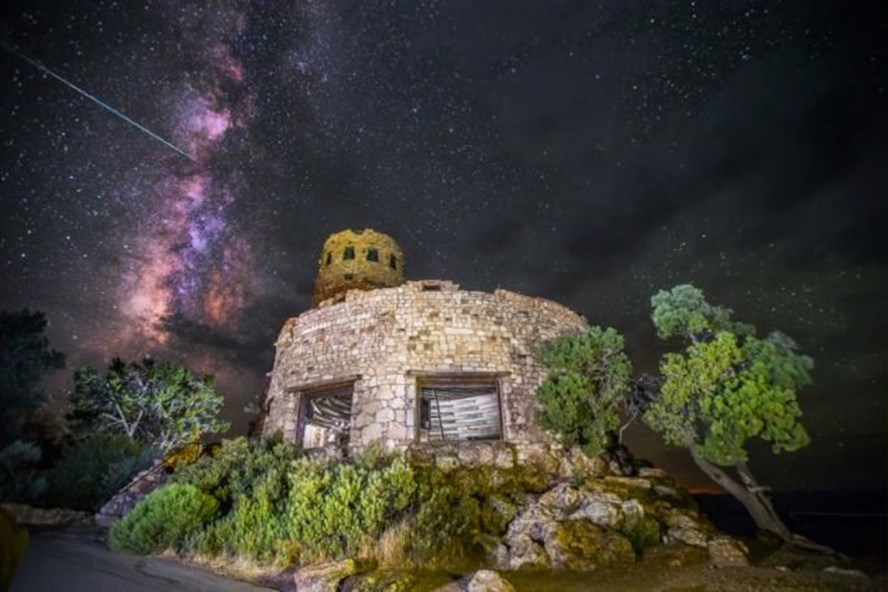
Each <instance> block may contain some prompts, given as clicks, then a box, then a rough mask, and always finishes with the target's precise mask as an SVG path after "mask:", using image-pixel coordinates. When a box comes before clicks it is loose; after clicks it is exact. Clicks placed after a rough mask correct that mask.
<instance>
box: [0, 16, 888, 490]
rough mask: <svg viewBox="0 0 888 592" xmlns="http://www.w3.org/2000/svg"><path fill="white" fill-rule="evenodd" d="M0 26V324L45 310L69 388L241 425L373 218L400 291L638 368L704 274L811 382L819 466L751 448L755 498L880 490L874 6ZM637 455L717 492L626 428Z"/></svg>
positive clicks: (878, 74)
mask: <svg viewBox="0 0 888 592" xmlns="http://www.w3.org/2000/svg"><path fill="white" fill-rule="evenodd" d="M0 10H2V23H0V36H2V44H3V50H2V55H0V59H2V62H0V83H2V94H0V98H2V101H0V102H2V105H0V115H2V120H0V139H2V147H0V212H2V215H0V265H2V273H0V277H2V290H0V295H2V300H0V305H2V308H3V309H5V310H18V309H21V308H23V307H30V308H32V309H38V310H42V311H45V312H46V313H47V315H48V317H49V319H50V327H49V336H50V339H51V342H52V345H53V346H54V347H55V348H57V349H59V350H61V351H63V352H65V353H66V354H67V356H68V362H69V371H70V369H71V368H76V367H79V366H82V365H84V364H92V365H100V366H101V365H104V364H105V363H106V362H107V361H108V360H109V359H110V358H111V357H113V356H122V357H124V358H127V359H137V358H141V357H142V356H144V355H153V356H154V357H157V358H160V359H166V360H173V361H184V362H185V363H187V364H188V365H189V366H191V367H192V368H194V369H197V370H199V371H203V372H210V373H213V374H215V375H216V376H217V381H218V384H219V387H220V390H221V391H222V392H223V393H224V394H225V395H226V398H227V401H228V405H227V408H226V414H227V416H228V417H229V418H231V419H233V420H234V422H235V429H236V430H239V431H241V432H243V431H244V430H245V429H246V425H247V421H248V420H249V419H250V416H249V415H248V414H246V413H244V411H243V409H244V407H245V406H246V405H248V404H250V403H251V402H253V401H256V400H257V399H258V397H259V396H261V394H262V393H263V391H264V388H265V384H266V377H265V375H266V373H267V372H268V371H269V370H270V369H271V366H272V363H273V355H274V347H273V344H274V340H275V337H276V335H277V332H278V331H279V330H280V327H281V325H282V324H283V321H284V320H285V319H286V318H288V317H289V316H293V315H295V314H298V313H299V312H301V311H303V310H305V309H307V308H308V307H309V306H310V299H311V289H312V285H313V281H314V272H315V264H316V261H317V257H318V252H319V250H320V248H321V245H322V244H323V241H324V239H325V237H326V236H327V235H328V234H330V233H331V232H335V231H337V230H340V229H343V228H348V227H352V228H364V227H371V228H375V229H377V230H381V231H383V232H386V233H388V234H390V235H392V236H393V237H395V238H396V240H398V242H399V243H400V244H401V246H402V247H403V249H404V251H405V253H406V256H407V263H406V270H407V274H408V276H409V277H411V278H414V279H418V278H444V279H450V280H453V281H456V282H458V283H460V284H461V285H462V286H463V287H464V288H470V289H480V290H493V289H495V288H497V287H503V288H507V289H511V290H514V291H518V292H522V293H526V294H530V295H535V296H544V297H548V298H552V299H555V300H557V301H559V302H561V303H563V304H566V305H568V306H570V307H572V308H573V309H575V310H577V311H578V312H580V313H582V314H584V315H585V316H586V317H587V318H588V319H589V320H590V322H592V323H593V324H601V325H606V326H614V327H616V328H617V329H619V330H620V331H621V332H622V333H623V334H624V335H626V338H627V343H628V347H629V351H630V354H631V356H632V358H633V360H634V363H635V365H636V367H637V369H638V370H645V371H652V370H654V369H655V368H656V360H657V356H658V355H659V354H660V353H662V351H664V347H663V345H662V344H660V343H658V342H657V340H656V338H655V336H654V332H653V328H652V327H651V323H650V320H649V298H650V296H651V295H652V294H653V293H655V292H656V291H657V290H659V289H661V288H668V287H670V286H672V285H675V284H677V283H687V282H690V283H694V284H695V285H697V286H698V287H700V288H702V289H703V290H704V291H705V292H706V294H707V296H708V298H709V300H710V301H711V302H713V303H720V304H724V305H726V306H729V307H731V308H733V309H734V310H735V311H736V315H737V318H739V319H741V320H744V321H749V322H752V323H755V324H756V325H757V326H758V327H759V328H760V329H761V330H763V331H767V330H770V329H772V328H780V329H782V330H783V331H785V332H787V333H789V334H790V335H792V336H793V337H794V338H795V339H796V340H797V341H799V342H800V343H801V344H802V346H803V347H804V349H805V351H806V352H807V353H809V354H810V355H812V356H813V357H814V359H815V362H816V364H817V367H816V369H815V374H814V379H815V384H814V385H813V386H812V387H809V388H808V389H806V390H805V391H803V392H802V394H801V402H802V407H803V409H804V412H805V421H806V424H807V426H808V428H809V431H810V432H811V435H812V437H813V443H812V444H811V445H810V446H809V447H808V448H806V449H804V450H802V451H800V452H798V453H796V454H795V455H793V456H792V457H788V456H782V457H770V456H769V455H768V454H767V453H766V452H765V451H764V449H762V448H760V447H753V454H754V456H753V463H752V466H753V468H754V469H757V470H758V473H759V475H760V480H761V481H763V482H767V483H769V484H772V485H774V486H775V487H776V488H784V489H785V488H798V487H811V488H814V487H817V488H857V487H883V486H884V485H885V479H886V449H888V444H886V423H888V409H886V399H888V337H886V335H888V313H886V310H888V307H886V305H885V301H886V297H888V231H886V230H885V228H886V224H888V216H886V207H885V202H886V197H885V196H886V195H888V50H886V47H888V43H886V39H888V10H886V6H885V4H884V3H883V2H879V1H878V0H872V1H859V2H829V1H801V0H797V1H792V2H791V1H771V2H758V1H742V0H736V1H721V2H717V1H711V2H710V1H704V0H697V1H696V2H695V1H681V2H678V1H671V0H663V1H658V2H640V1H637V2H630V1H626V0H610V1H604V2H554V1H553V2H549V1H539V2H514V1H512V0H501V1H494V0H491V1H485V2H478V1H456V0H455V1H453V2H437V1H432V0H392V1H389V2H375V1H366V2H364V1H361V2H358V1H351V2H345V1H339V0H330V1H326V2H316V1H296V2H252V3H250V2H238V1H233V0H217V1H214V2H203V1H187V0H186V1H178V0H162V1H155V0H144V1H142V2H138V3H136V2H123V1H120V2H115V1H101V0H100V1H95V0H93V1H85V0H72V1H69V2H55V1H50V0H29V1H27V2H25V1H20V0H9V1H7V2H4V3H3V7H2V9H0ZM41 67H42V68H46V69H48V70H49V71H51V72H52V73H54V74H55V75H57V76H60V77H62V78H64V79H65V80H67V81H68V82H69V83H70V84H73V85H74V86H77V87H78V88H80V89H81V90H83V91H84V92H86V93H89V94H90V95H92V96H93V97H94V98H95V99H96V100H91V99H90V98H88V97H87V96H85V95H84V94H83V93H80V92H77V91H76V90H75V89H74V88H72V87H71V86H68V85H66V84H64V83H62V82H61V81H60V80H59V79H57V78H55V77H53V76H52V75H50V74H49V73H48V72H47V71H46V70H44V69H41ZM99 102H101V103H102V104H100V103H99ZM112 110H116V111H117V112H119V113H123V114H125V115H126V116H127V117H129V118H131V119H132V120H134V121H136V122H138V123H139V124H140V125H142V126H144V128H145V130H150V132H151V133H153V134H156V135H157V136H160V137H162V138H163V139H164V140H166V141H167V142H169V143H170V144H172V145H173V146H175V148H176V149H173V148H171V147H169V146H167V145H165V144H164V143H162V142H160V141H158V140H157V139H156V138H154V137H152V136H151V135H150V134H149V133H148V132H147V131H145V130H143V129H139V128H138V127H136V126H135V125H132V124H130V123H128V122H126V121H124V120H123V119H122V117H120V116H119V115H118V114H116V113H114V112H113V111H112ZM183 153H184V154H183ZM69 377H70V374H69V373H68V374H66V375H65V376H64V378H63V379H59V383H60V386H59V387H58V388H59V389H62V390H63V389H64V384H65V381H67V380H69ZM629 444H630V447H632V448H633V450H634V451H635V452H636V454H638V455H640V456H645V457H648V458H651V459H653V460H654V461H655V462H657V463H658V464H661V465H663V466H665V467H666V468H667V469H669V470H671V471H673V472H674V473H675V474H676V475H677V476H679V478H680V479H682V480H683V481H684V482H685V483H686V484H688V485H690V486H694V487H698V486H702V485H703V484H705V483H707V481H706V479H705V477H703V476H701V475H698V474H695V473H694V470H693V469H692V468H690V465H689V461H688V460H687V457H686V454H685V453H684V452H682V451H679V450H675V449H668V448H666V447H665V446H664V445H662V443H660V442H658V441H657V439H656V437H654V436H652V435H651V434H650V433H648V432H646V431H645V430H643V429H633V431H632V432H631V434H630V440H629Z"/></svg>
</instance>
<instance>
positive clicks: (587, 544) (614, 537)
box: [544, 520, 635, 571]
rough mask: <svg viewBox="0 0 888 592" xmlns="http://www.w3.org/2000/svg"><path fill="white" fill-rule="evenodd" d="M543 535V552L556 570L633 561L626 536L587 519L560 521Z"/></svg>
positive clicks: (631, 562) (598, 566) (591, 568)
mask: <svg viewBox="0 0 888 592" xmlns="http://www.w3.org/2000/svg"><path fill="white" fill-rule="evenodd" d="M547 534H548V536H547V537H546V538H545V541H544V545H545V549H546V553H547V554H548V556H549V559H550V561H551V565H552V567H554V568H557V569H569V570H574V571H593V570H595V569H598V568H602V567H628V566H630V565H632V564H633V563H635V552H634V551H633V550H632V545H631V544H630V543H629V541H628V539H626V537H624V536H622V535H620V534H619V533H617V532H615V531H613V530H609V529H607V528H604V527H602V526H599V525H597V524H593V523H592V522H590V521H589V520H569V521H566V522H561V523H559V524H557V525H556V526H555V527H554V528H552V529H551V530H550V532H549V533H547Z"/></svg>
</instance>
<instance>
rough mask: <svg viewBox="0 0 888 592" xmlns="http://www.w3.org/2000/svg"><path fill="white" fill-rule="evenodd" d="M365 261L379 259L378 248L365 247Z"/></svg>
mask: <svg viewBox="0 0 888 592" xmlns="http://www.w3.org/2000/svg"><path fill="white" fill-rule="evenodd" d="M367 261H379V250H378V249H367Z"/></svg>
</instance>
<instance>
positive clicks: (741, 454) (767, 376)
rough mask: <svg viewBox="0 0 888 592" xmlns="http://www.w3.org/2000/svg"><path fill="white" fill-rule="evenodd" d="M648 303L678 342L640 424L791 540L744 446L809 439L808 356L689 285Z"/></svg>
mask: <svg viewBox="0 0 888 592" xmlns="http://www.w3.org/2000/svg"><path fill="white" fill-rule="evenodd" d="M651 305H652V307H653V315H652V316H653V321H654V325H655V326H656V328H657V334H658V335H659V337H661V338H663V339H670V338H680V339H682V340H684V342H685V347H684V349H683V350H682V351H680V352H674V353H667V354H666V355H664V356H663V358H662V360H661V363H660V373H661V378H662V383H661V386H660V388H659V391H658V392H656V393H654V395H653V397H652V398H651V400H650V401H649V402H648V404H647V405H646V410H645V412H644V415H643V419H644V421H645V423H647V425H649V426H650V427H651V428H653V429H654V430H656V431H657V432H659V433H660V434H661V435H662V436H663V438H664V439H665V440H666V442H668V443H669V444H673V445H676V446H682V447H684V448H687V449H688V450H689V451H690V453H691V457H692V458H693V460H694V462H695V463H696V464H697V466H698V467H699V468H700V469H702V470H703V472H704V473H706V475H707V476H708V477H710V478H711V479H712V480H713V481H715V482H716V483H718V484H719V485H721V486H722V487H723V488H724V489H725V490H726V491H727V492H728V493H730V494H731V495H733V496H734V497H735V498H737V499H738V500H739V501H740V502H741V503H742V504H743V505H744V506H745V507H746V509H747V510H748V511H749V514H750V516H751V517H752V519H753V520H754V521H755V523H756V525H757V526H758V527H759V528H761V529H764V530H768V531H771V532H774V533H776V534H777V535H779V536H780V537H781V538H782V539H783V540H785V541H787V542H791V541H793V535H792V533H791V532H790V530H789V529H788V528H787V527H786V525H785V524H784V523H783V521H782V520H781V519H780V517H779V516H778V515H777V513H776V512H775V510H774V507H773V505H772V504H771V501H770V499H769V498H768V496H767V494H766V489H767V488H764V487H762V486H761V485H759V483H758V482H757V481H756V480H755V478H754V477H753V475H752V472H751V471H750V469H749V465H748V452H747V448H746V447H747V443H748V442H749V441H750V440H752V439H754V438H760V439H762V440H764V441H766V442H769V443H770V445H771V449H772V450H773V451H774V452H783V451H788V452H789V451H794V450H798V449H799V448H801V447H803V446H805V445H806V444H808V442H809V437H808V434H807V432H806V431H805V428H804V427H803V426H802V424H801V415H802V411H801V409H800V407H799V404H798V401H797V400H796V397H797V393H798V391H799V390H800V389H801V388H802V387H804V386H805V385H807V384H809V383H810V382H811V376H810V371H811V369H812V368H813V362H812V360H811V358H809V357H808V356H805V355H802V354H801V353H799V351H798V346H797V345H796V343H795V342H794V341H792V339H790V338H789V337H788V336H786V335H784V334H782V333H779V332H773V333H771V334H770V335H768V336H767V337H765V338H760V337H757V336H756V334H755V328H754V327H753V326H752V325H747V324H742V323H736V322H734V321H732V320H731V310H729V309H727V308H722V307H718V306H712V305H710V304H708V303H707V302H706V299H705V298H704V296H703V292H702V291H700V290H699V289H697V288H695V287H694V286H691V285H680V286H675V287H674V288H672V289H671V290H669V291H665V290H664V291H660V292H659V293H657V294H656V295H655V296H654V297H653V298H651ZM721 467H726V468H729V470H723V469H722V468H721ZM729 473H733V476H732V474H729Z"/></svg>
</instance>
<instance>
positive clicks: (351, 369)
mask: <svg viewBox="0 0 888 592" xmlns="http://www.w3.org/2000/svg"><path fill="white" fill-rule="evenodd" d="M318 264H319V265H318V278H317V283H316V284H315V290H314V307H313V308H312V309H311V310H308V311H305V312H303V313H302V314H300V315H298V316H296V317H293V318H291V319H289V320H288V321H287V322H286V324H285V325H284V327H283V329H282V330H281V333H280V335H279V336H278V339H277V342H276V343H275V346H276V349H277V353H276V356H275V363H274V370H273V371H272V373H271V381H270V384H269V388H268V392H267V394H266V397H265V400H264V402H263V416H262V418H261V420H260V421H261V424H260V425H261V427H260V430H259V432H260V433H262V434H264V435H266V436H268V435H271V434H274V433H277V432H280V433H281V434H282V436H283V437H284V439H285V440H287V441H289V442H296V443H299V444H301V446H302V447H303V449H305V450H306V451H312V454H341V455H349V454H352V453H355V452H360V451H362V450H366V449H367V448H369V447H372V446H382V447H383V448H385V449H386V450H390V451H393V450H402V451H411V454H414V453H415V454H424V453H425V452H423V451H429V450H434V451H435V452H434V454H435V455H439V454H450V453H451V452H453V453H454V454H456V455H457V456H459V455H463V454H469V452H467V451H468V450H471V451H474V452H471V454H476V453H477V454H479V455H481V457H483V458H493V457H494V456H497V455H499V456H501V457H502V458H503V459H505V460H507V461H509V462H511V460H512V458H513V454H512V452H514V451H515V450H518V449H521V450H525V451H527V450H538V451H540V450H543V451H545V450H549V449H550V448H551V447H552V446H557V442H556V441H555V440H553V438H552V436H551V435H550V434H548V433H546V432H544V431H543V430H542V429H541V428H540V427H539V426H538V425H537V423H536V421H535V416H536V413H537V410H538V407H539V403H538V402H537V400H536V396H535V393H536V390H537V388H538V387H539V385H540V384H541V383H542V381H543V380H544V378H545V374H546V369H545V367H544V366H543V365H542V363H541V362H540V361H539V360H538V359H537V355H536V353H537V351H538V350H539V348H540V347H541V346H542V345H543V344H545V343H547V342H549V341H551V340H552V339H555V338H557V337H560V336H562V335H571V334H579V333H582V332H584V331H587V330H588V328H589V325H588V323H587V322H586V319H584V318H583V317H582V316H580V315H578V314H577V313H575V312H573V311H572V310H570V309H568V308H565V307H564V306H561V305H560V304H557V303H555V302H552V301H549V300H545V299H543V298H533V297H530V296H524V295H521V294H516V293H514V292H509V291H507V290H496V291H495V292H493V293H492V294H491V293H487V292H476V291H469V290H460V288H459V286H458V285H457V284H455V283H452V282H449V281H446V280H441V279H425V280H419V281H409V282H405V281H404V255H403V253H402V251H401V249H400V248H399V247H398V245H397V244H396V243H395V241H394V240H392V239H391V238H390V237H388V236H386V235H385V234H381V233H379V232H375V231H373V230H369V229H368V230H362V231H352V230H346V231H343V232H339V233H336V234H333V235H331V236H330V238H328V239H327V242H326V243H325V244H324V248H323V250H322V251H321V257H320V260H319V262H318ZM442 447H443V448H442ZM445 449H446V450H449V451H450V452H444V450H445ZM513 449H514V450H513ZM553 450H554V449H553ZM516 454H517V453H516ZM546 454H549V453H548V452H546ZM553 454H555V455H556V456H557V454H558V453H555V452H553ZM436 458H437V456H436ZM442 458H443V457H442ZM479 458H480V457H479ZM516 458H517V457H516ZM553 458H554V457H553ZM554 462H556V464H557V462H558V461H554Z"/></svg>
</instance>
